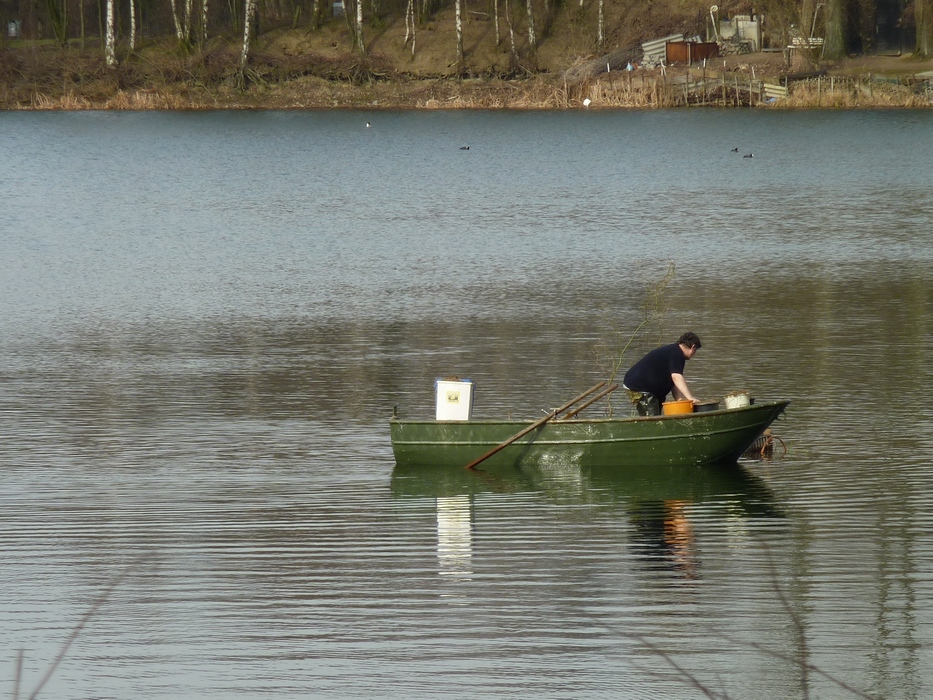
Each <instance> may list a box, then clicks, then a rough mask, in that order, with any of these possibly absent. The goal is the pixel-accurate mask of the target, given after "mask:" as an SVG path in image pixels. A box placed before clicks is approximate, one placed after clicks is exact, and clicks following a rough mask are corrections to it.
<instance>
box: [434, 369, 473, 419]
mask: <svg viewBox="0 0 933 700" xmlns="http://www.w3.org/2000/svg"><path fill="white" fill-rule="evenodd" d="M434 394H435V397H436V399H437V413H436V415H435V418H436V419H437V420H470V418H471V417H472V416H473V380H472V379H457V380H452V379H436V380H435V381H434Z"/></svg>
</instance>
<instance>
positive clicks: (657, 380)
mask: <svg viewBox="0 0 933 700" xmlns="http://www.w3.org/2000/svg"><path fill="white" fill-rule="evenodd" d="M701 347H702V345H701V344H700V339H699V337H697V334H696V333H692V332H688V333H684V334H683V335H682V336H680V339H679V340H678V341H677V342H676V343H671V344H670V345H662V346H661V347H659V348H655V349H654V350H652V351H651V352H649V353H648V354H647V355H645V356H644V357H643V358H641V359H640V360H639V361H638V362H636V363H635V364H634V365H632V367H631V369H629V371H628V372H626V373H625V379H623V380H622V386H623V387H624V388H625V389H626V390H627V391H628V395H629V398H630V399H631V400H632V403H633V404H634V406H635V410H636V411H637V412H638V414H639V415H642V416H658V415H661V404H663V403H664V400H665V399H666V398H667V395H668V394H670V393H671V392H673V394H674V398H675V399H686V400H688V401H693V402H694V403H696V401H697V400H696V399H695V398H694V396H693V394H691V393H690V389H689V388H688V387H687V380H686V379H684V365H685V364H686V362H687V360H689V359H690V358H691V357H693V356H694V355H696V352H697V350H699V349H700V348H701Z"/></svg>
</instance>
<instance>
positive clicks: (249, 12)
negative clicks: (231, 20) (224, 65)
mask: <svg viewBox="0 0 933 700" xmlns="http://www.w3.org/2000/svg"><path fill="white" fill-rule="evenodd" d="M255 14H256V0H246V9H245V10H244V13H243V52H242V53H241V54H240V79H241V80H242V79H243V75H244V73H245V72H246V64H247V62H248V61H249V42H250V39H251V38H252V37H251V36H250V34H252V31H253V15H255Z"/></svg>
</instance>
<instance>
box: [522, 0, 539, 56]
mask: <svg viewBox="0 0 933 700" xmlns="http://www.w3.org/2000/svg"><path fill="white" fill-rule="evenodd" d="M525 7H526V8H527V9H528V50H529V51H530V52H531V55H532V56H533V55H534V54H535V51H536V50H537V48H538V39H537V37H536V36H535V15H534V12H532V7H531V0H525Z"/></svg>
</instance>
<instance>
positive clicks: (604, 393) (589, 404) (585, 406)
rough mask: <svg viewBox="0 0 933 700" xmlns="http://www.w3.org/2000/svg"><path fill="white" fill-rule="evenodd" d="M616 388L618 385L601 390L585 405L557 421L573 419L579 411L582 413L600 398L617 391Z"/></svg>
mask: <svg viewBox="0 0 933 700" xmlns="http://www.w3.org/2000/svg"><path fill="white" fill-rule="evenodd" d="M618 388H619V385H618V384H613V385H612V386H610V387H606V388H605V389H603V390H602V391H601V392H599V393H598V394H596V396H594V397H593V398H591V399H590V400H589V401H587V402H586V403H584V404H583V405H582V406H577V407H576V408H575V409H573V410H572V411H571V412H570V413H568V414H567V415H566V416H561V417H560V418H558V419H557V420H567V419H568V418H573V417H574V416H575V415H577V414H578V413H579V412H580V411H582V410H583V409H585V408H589V407H590V406H592V405H593V404H594V403H596V402H597V401H599V400H600V399H601V398H602V397H604V396H607V395H609V394H611V393H612V392H613V391H615V390H616V389H618Z"/></svg>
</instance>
